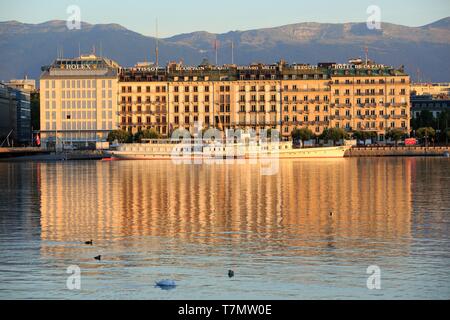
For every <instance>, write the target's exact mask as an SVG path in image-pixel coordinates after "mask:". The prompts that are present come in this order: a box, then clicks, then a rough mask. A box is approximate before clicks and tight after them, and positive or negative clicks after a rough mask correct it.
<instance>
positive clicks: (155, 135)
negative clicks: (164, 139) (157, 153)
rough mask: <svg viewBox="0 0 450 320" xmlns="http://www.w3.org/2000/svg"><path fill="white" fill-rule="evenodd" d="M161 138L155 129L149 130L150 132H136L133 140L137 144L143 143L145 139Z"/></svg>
mask: <svg viewBox="0 0 450 320" xmlns="http://www.w3.org/2000/svg"><path fill="white" fill-rule="evenodd" d="M160 138H161V135H160V134H159V133H158V132H156V130H155V129H148V130H143V131H138V132H136V134H135V135H134V137H133V140H134V141H135V142H139V143H141V142H142V140H143V139H151V140H156V139H160Z"/></svg>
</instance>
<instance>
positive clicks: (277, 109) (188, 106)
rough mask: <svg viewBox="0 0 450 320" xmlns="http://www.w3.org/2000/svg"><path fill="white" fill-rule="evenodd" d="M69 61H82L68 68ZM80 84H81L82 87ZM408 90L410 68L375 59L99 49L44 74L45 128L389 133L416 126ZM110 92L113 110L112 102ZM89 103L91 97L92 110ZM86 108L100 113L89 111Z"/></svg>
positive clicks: (98, 132)
mask: <svg viewBox="0 0 450 320" xmlns="http://www.w3.org/2000/svg"><path fill="white" fill-rule="evenodd" d="M88 61H91V62H89V63H92V61H101V64H102V65H103V66H104V70H105V71H104V73H105V74H103V75H94V74H92V72H93V71H92V70H90V69H89V70H86V67H83V66H85V65H86V64H87V63H88ZM68 63H70V64H73V65H75V66H78V67H76V68H75V67H71V69H67V68H63V69H61V67H60V66H61V65H67V64H68ZM107 65H108V66H107ZM106 66H107V67H106ZM106 70H108V71H106ZM113 70H114V71H113ZM95 71H96V72H98V71H99V70H98V69H97V70H95ZM93 78H95V79H96V82H95V85H96V87H94V89H90V90H87V92H89V91H95V96H92V94H94V92H92V94H91V97H87V96H86V97H85V96H84V93H83V92H84V91H86V89H85V87H84V81H87V83H89V79H93ZM62 79H64V80H65V82H64V81H62ZM55 81H56V82H55ZM64 83H65V84H66V87H65V88H64V87H63V85H64ZM78 83H80V86H81V87H76V86H77V85H78ZM103 84H105V85H106V87H104V86H103ZM73 86H75V87H76V88H74V87H73ZM409 88H410V80H409V76H408V75H407V74H405V72H404V71H403V70H397V69H394V68H392V67H386V66H383V65H376V64H373V63H370V64H362V63H352V64H345V65H344V64H342V65H340V64H335V63H322V64H319V65H317V66H311V65H289V64H287V63H285V62H283V61H282V62H280V63H277V64H273V65H262V64H255V65H250V66H236V65H227V66H212V65H209V64H207V63H204V64H202V65H200V66H198V67H186V66H183V65H180V64H175V63H171V64H169V65H168V66H167V67H166V68H157V67H155V66H152V65H139V66H136V67H134V68H119V67H118V66H117V64H114V63H113V62H111V61H109V60H107V59H101V58H97V57H93V56H90V57H88V58H84V57H81V58H79V59H75V60H63V61H59V60H58V61H56V63H55V64H54V65H53V66H52V67H49V68H48V69H47V70H46V71H45V72H44V74H43V76H42V78H41V93H42V94H43V95H45V96H44V99H41V117H42V118H41V128H43V129H44V131H43V133H46V134H47V135H52V134H53V135H55V133H56V131H58V132H59V134H61V135H62V134H63V133H67V134H64V137H65V138H66V139H67V138H68V137H78V140H79V138H81V140H83V139H87V140H89V141H90V140H103V139H105V138H106V135H107V132H108V131H109V130H112V129H117V128H121V129H123V130H127V131H129V132H131V133H133V134H134V133H136V132H138V131H139V130H146V129H155V130H156V131H157V132H159V133H160V134H161V135H162V136H166V137H169V136H170V135H171V132H173V130H175V129H177V128H185V129H188V130H189V131H190V132H191V133H192V134H193V133H195V130H196V128H195V124H196V123H199V124H201V125H202V126H203V127H205V128H207V127H215V128H219V129H238V128H240V129H254V130H255V131H257V132H259V130H261V129H269V128H273V129H278V130H279V131H280V132H281V133H282V135H283V137H284V138H286V139H287V138H288V137H289V136H290V134H291V132H292V130H294V129H295V128H298V127H309V128H310V129H311V130H312V131H313V132H314V133H316V134H320V133H322V132H323V131H324V130H325V129H326V128H332V127H339V128H344V129H346V130H347V131H355V130H367V131H373V132H376V133H377V136H378V139H379V140H380V141H383V140H384V137H385V135H386V132H387V131H388V130H390V129H392V128H401V129H403V130H405V132H408V131H409V125H410V99H409V97H410V89H409ZM79 89H81V90H79ZM64 92H65V93H64ZM105 93H106V107H107V108H104V106H103V105H104V104H105ZM64 94H65V98H64ZM74 94H75V96H74ZM77 94H78V95H80V96H77ZM102 94H103V96H101V95H102ZM68 95H69V96H68ZM84 101H86V102H87V103H89V101H91V104H90V106H86V107H87V109H85V107H84ZM68 105H69V107H68ZM69 108H70V109H69ZM85 110H86V111H88V110H90V111H91V114H90V115H88V116H87V117H86V118H85V117H84V113H83V112H84V111H85ZM75 111H76V115H75V113H74V112H75ZM95 111H97V112H96V113H94V114H93V113H92V112H95ZM105 111H106V112H107V117H104V115H105V114H104V112H105ZM111 111H112V113H113V114H112V115H111V113H110V112H111ZM79 112H82V113H83V114H82V115H81V117H78V113H79ZM75 116H76V118H74V117H75ZM69 117H70V118H69ZM75 119H76V120H75ZM64 122H65V123H66V124H64ZM74 123H75V127H74ZM89 123H91V124H90V125H89ZM70 124H71V125H72V126H71V127H69V125H70ZM80 130H81V132H80ZM94 132H95V134H94ZM80 133H85V134H84V135H82V136H80ZM86 133H89V134H88V135H86ZM58 137H59V136H58ZM72 140H74V141H76V140H77V139H75V138H73V139H72Z"/></svg>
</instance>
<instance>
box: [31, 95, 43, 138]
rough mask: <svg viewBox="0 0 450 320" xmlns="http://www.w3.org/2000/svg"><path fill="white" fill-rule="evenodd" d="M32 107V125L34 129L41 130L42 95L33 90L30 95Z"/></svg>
mask: <svg viewBox="0 0 450 320" xmlns="http://www.w3.org/2000/svg"><path fill="white" fill-rule="evenodd" d="M30 108H31V126H32V127H33V130H40V128H41V121H40V97H39V93H38V92H32V93H31V95H30Z"/></svg>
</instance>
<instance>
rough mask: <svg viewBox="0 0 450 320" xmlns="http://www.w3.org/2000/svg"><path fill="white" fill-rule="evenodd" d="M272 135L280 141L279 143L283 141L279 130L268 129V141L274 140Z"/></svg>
mask: <svg viewBox="0 0 450 320" xmlns="http://www.w3.org/2000/svg"><path fill="white" fill-rule="evenodd" d="M272 134H273V135H274V137H275V139H278V141H280V140H281V134H280V131H278V130H277V129H272V128H269V129H267V139H268V140H272Z"/></svg>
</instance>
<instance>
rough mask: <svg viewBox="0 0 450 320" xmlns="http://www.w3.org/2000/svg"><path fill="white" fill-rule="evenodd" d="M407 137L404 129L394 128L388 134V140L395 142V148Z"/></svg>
mask: <svg viewBox="0 0 450 320" xmlns="http://www.w3.org/2000/svg"><path fill="white" fill-rule="evenodd" d="M405 136H406V132H405V131H404V130H402V129H398V128H394V129H391V130H389V131H388V132H387V133H386V138H388V139H391V140H393V141H395V146H397V145H398V142H399V141H400V140H401V139H402V138H404V137H405Z"/></svg>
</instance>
